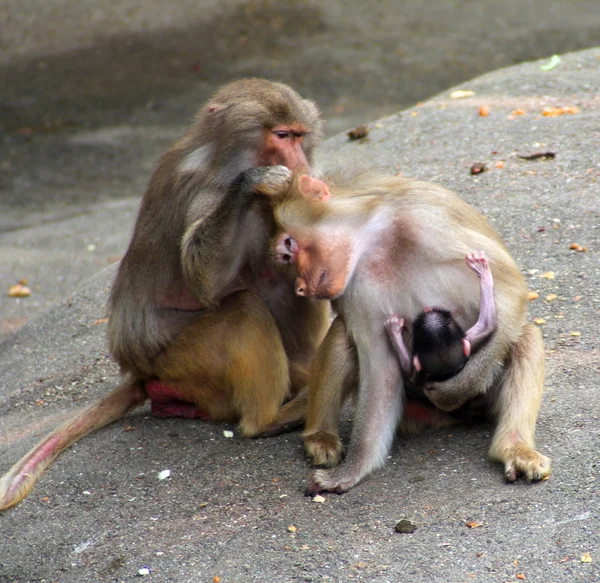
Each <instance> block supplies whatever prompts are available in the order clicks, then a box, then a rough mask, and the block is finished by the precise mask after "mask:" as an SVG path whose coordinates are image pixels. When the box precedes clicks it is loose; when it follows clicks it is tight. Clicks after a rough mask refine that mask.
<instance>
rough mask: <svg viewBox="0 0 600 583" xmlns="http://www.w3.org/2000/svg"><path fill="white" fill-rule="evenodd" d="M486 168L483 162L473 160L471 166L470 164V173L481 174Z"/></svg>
mask: <svg viewBox="0 0 600 583" xmlns="http://www.w3.org/2000/svg"><path fill="white" fill-rule="evenodd" d="M486 170H487V166H486V165H485V164H484V163H483V162H475V164H473V166H471V174H473V175H474V174H481V173H482V172H485V171H486Z"/></svg>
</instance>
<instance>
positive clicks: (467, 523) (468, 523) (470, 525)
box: [465, 520, 483, 528]
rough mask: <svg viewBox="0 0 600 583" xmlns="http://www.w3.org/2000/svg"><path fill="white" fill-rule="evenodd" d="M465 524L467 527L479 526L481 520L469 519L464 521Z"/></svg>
mask: <svg viewBox="0 0 600 583" xmlns="http://www.w3.org/2000/svg"><path fill="white" fill-rule="evenodd" d="M465 526H466V527H468V528H479V527H480V526H483V524H481V522H475V521H474V520H470V521H469V522H465Z"/></svg>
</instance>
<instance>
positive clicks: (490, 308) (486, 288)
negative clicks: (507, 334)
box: [385, 251, 497, 384]
mask: <svg viewBox="0 0 600 583" xmlns="http://www.w3.org/2000/svg"><path fill="white" fill-rule="evenodd" d="M465 261H466V263H467V266H468V267H469V268H470V269H471V270H472V271H474V272H475V273H476V274H477V276H478V277H479V298H480V299H479V302H480V306H479V317H478V319H477V322H476V323H475V325H474V326H472V327H471V328H469V329H468V330H467V332H466V333H465V332H463V329H462V328H461V327H460V326H459V324H458V323H457V322H456V321H455V320H454V317H453V316H452V312H450V311H449V310H445V309H443V308H438V307H433V308H430V307H428V308H424V309H423V311H422V312H421V313H420V314H419V315H418V316H417V317H416V318H415V321H414V322H413V324H412V349H413V357H412V358H411V356H410V353H409V351H408V348H407V347H406V344H405V343H404V340H403V338H402V332H403V330H405V329H406V325H405V322H404V318H402V317H401V316H400V315H399V314H394V315H393V316H391V317H390V318H388V319H387V320H386V322H385V327H386V330H387V331H388V334H389V336H390V340H391V341H392V345H393V346H394V349H395V350H396V354H397V356H398V362H399V363H400V370H401V371H402V374H403V376H404V378H405V380H410V382H412V383H417V384H424V383H431V382H443V381H446V380H448V379H450V378H452V377H453V376H456V375H457V374H458V373H459V372H460V371H461V370H462V369H463V367H464V366H465V365H466V364H467V361H468V360H469V358H470V357H471V355H472V354H474V353H475V352H477V351H478V350H479V348H480V347H481V346H482V345H483V344H484V343H485V342H487V340H488V339H489V337H490V336H491V335H492V334H493V333H494V332H495V330H496V326H497V321H496V304H495V303H494V279H493V277H492V271H491V269H490V266H489V263H488V261H487V259H486V257H485V253H483V251H482V252H481V253H477V252H476V251H473V252H471V253H469V254H468V255H467V256H466V258H465Z"/></svg>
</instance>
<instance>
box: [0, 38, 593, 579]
mask: <svg viewBox="0 0 600 583" xmlns="http://www.w3.org/2000/svg"><path fill="white" fill-rule="evenodd" d="M599 66H600V50H590V51H585V52H581V53H577V54H571V55H566V56H564V57H563V58H562V62H561V65H560V66H559V67H557V68H556V69H554V70H553V71H551V72H548V73H543V72H541V71H540V63H539V62H534V63H528V64H524V65H519V66H516V67H513V68H509V69H504V70H500V71H497V72H494V73H491V74H488V75H485V76H483V77H480V78H478V79H475V80H473V81H471V82H469V83H465V84H463V85H462V86H461V88H462V89H472V90H473V91H475V93H476V94H475V96H474V97H471V98H468V99H464V100H452V99H450V98H449V93H450V91H446V92H444V93H442V94H440V95H439V96H437V97H435V98H433V99H431V100H429V101H427V102H426V103H424V104H423V105H422V106H421V107H415V108H413V109H409V110H406V111H403V112H401V113H400V114H398V115H394V116H392V117H389V118H386V119H383V120H380V121H378V122H373V123H371V124H369V128H370V133H369V136H368V138H366V139H365V141H364V142H360V141H358V142H357V141H353V142H350V141H349V140H348V139H347V137H346V136H345V135H340V136H337V137H334V138H332V139H331V140H329V141H328V142H327V143H326V144H325V148H324V155H325V157H326V158H334V157H335V156H342V157H346V156H356V155H357V154H358V155H359V156H360V157H362V156H363V155H366V156H369V157H371V158H373V159H374V160H375V161H376V162H377V163H378V164H380V165H381V166H382V167H384V168H386V169H388V170H389V171H392V172H399V171H401V172H403V173H404V174H407V175H411V176H417V177H420V178H426V179H431V180H435V181H437V182H440V183H441V184H443V185H445V186H447V187H449V188H452V189H454V190H456V191H457V192H459V193H460V194H461V195H462V196H464V198H465V199H466V200H468V201H469V202H470V203H472V204H473V205H475V206H476V207H477V208H479V209H480V210H481V211H482V212H484V213H485V214H486V215H487V216H488V217H489V219H490V220H491V222H492V224H494V226H495V227H496V228H497V229H498V231H499V232H500V233H501V234H502V235H503V237H504V238H505V240H506V242H507V244H508V246H509V248H510V249H511V251H512V252H513V253H514V255H515V257H516V259H517V261H518V263H519V264H520V266H521V267H522V269H523V272H524V273H525V274H526V276H527V278H528V280H529V286H530V288H531V289H532V290H535V291H537V292H538V293H539V296H540V298H539V299H538V300H535V301H532V302H531V310H530V311H531V317H532V318H537V317H541V318H544V319H545V321H546V322H545V324H543V326H542V329H543V332H544V337H545V342H546V347H547V369H548V370H547V382H546V385H547V391H546V392H545V395H544V399H543V404H542V410H541V414H540V418H539V423H538V446H539V448H540V450H541V451H542V452H543V453H545V454H547V455H550V456H551V457H552V458H553V463H554V474H553V476H552V477H551V479H550V480H548V481H547V482H543V483H540V484H535V485H528V484H524V483H517V484H514V485H506V484H504V483H503V480H502V472H501V470H500V468H499V467H498V466H496V465H494V464H491V463H490V462H488V461H487V460H486V448H487V445H488V443H489V437H490V432H491V428H490V427H488V426H483V427H468V428H467V427H465V428H457V429H454V430H452V431H451V432H449V431H431V432H428V433H425V434H422V435H418V436H411V437H406V436H400V437H399V438H398V439H397V440H396V442H395V444H394V446H393V448H392V451H391V453H390V457H389V459H388V461H387V464H386V466H385V467H384V468H383V469H381V470H380V471H378V472H376V473H375V474H374V475H373V476H372V477H370V478H368V479H366V480H365V481H364V482H363V483H362V484H360V485H359V486H358V487H356V488H355V489H353V490H351V491H350V492H348V493H347V494H344V495H343V496H328V497H327V498H326V501H325V502H324V503H315V502H312V501H311V499H310V498H306V497H305V496H304V495H303V490H304V486H305V485H306V483H307V480H308V477H309V474H310V471H311V470H310V467H309V466H308V464H307V462H306V460H305V458H304V455H303V451H302V445H301V441H300V437H299V435H298V434H297V433H293V434H290V435H285V436H281V437H277V438H272V439H267V440H252V441H244V440H242V439H239V438H234V439H226V438H225V437H224V436H223V430H224V429H230V427H226V426H223V425H212V424H208V423H201V422H190V421H185V420H157V419H153V418H151V417H149V416H148V412H147V409H142V410H140V411H138V412H136V413H134V414H132V415H131V416H129V417H128V418H127V419H124V420H122V421H120V422H118V423H115V424H114V425H112V426H110V427H108V428H106V429H104V430H101V431H99V432H97V433H96V434H94V435H92V436H89V437H87V438H85V439H82V440H81V441H80V442H79V443H78V444H77V445H76V446H75V447H73V448H72V449H71V450H69V451H68V452H66V453H65V454H63V455H62V456H61V457H60V458H59V460H57V462H56V463H55V464H54V465H53V466H52V468H51V469H50V470H49V471H48V472H47V473H46V475H45V476H44V477H43V478H42V480H41V482H40V483H39V484H38V486H37V487H36V488H35V490H34V491H33V493H32V494H31V495H30V496H29V497H28V498H27V499H26V500H25V501H24V502H23V503H21V504H20V505H18V506H17V507H16V508H14V509H12V510H9V511H7V512H5V513H3V514H2V515H0V525H1V529H2V533H3V536H2V538H1V539H0V557H2V558H1V559H0V561H1V563H0V580H6V581H20V582H21V581H23V582H24V581H38V580H42V579H43V580H46V581H61V582H66V583H70V582H80V581H134V580H137V579H136V578H137V576H138V575H137V573H138V570H139V569H140V568H142V567H148V568H149V569H150V571H151V574H150V575H148V576H147V577H146V579H147V580H148V581H161V582H162V581H177V582H181V581H210V580H212V578H213V577H215V576H218V577H220V580H221V581H223V582H225V581H257V582H259V581H260V582H262V581H350V580H358V581H377V582H379V581H381V582H384V581H400V580H410V581H416V582H419V581H423V582H431V581H439V582H447V581H467V580H479V581H508V580H515V578H516V576H517V575H519V574H523V575H524V576H525V577H526V580H529V581H576V582H581V583H588V582H591V581H593V580H595V579H596V578H597V577H598V576H600V571H599V567H598V564H599V561H598V559H599V557H600V530H599V529H598V524H599V522H598V521H599V519H600V506H599V496H598V494H599V492H598V445H599V437H600V424H599V419H600V397H599V395H600V391H599V383H598V379H599V372H600V368H599V365H598V363H599V362H600V358H599V357H600V351H599V347H598V312H599V305H600V298H599V297H598V289H599V288H600V265H599V262H598V253H597V248H598V245H600V236H599V235H600V233H599V224H600V222H599V213H600V204H599V202H600V201H599V200H598V179H599V178H600V161H599V159H598V155H597V152H598V149H599V146H600V132H599V130H598V128H599V127H600V123H599V122H600V101H599V100H598V95H600V76H599V75H598V70H599ZM481 104H488V105H489V106H490V108H491V114H490V115H489V116H488V117H485V118H483V117H480V116H479V115H478V110H479V107H480V105H481ZM566 105H568V106H576V107H578V108H579V113H576V114H571V115H568V114H565V115H562V116H560V117H544V116H542V115H541V111H542V109H543V108H544V107H549V106H566ZM516 108H523V109H524V110H525V111H526V115H523V116H516V117H514V116H512V115H511V112H512V111H513V110H515V109H516ZM512 117H514V119H511V118H512ZM540 150H545V151H553V152H555V153H556V158H555V159H553V160H544V161H527V160H522V159H520V158H518V157H517V154H521V153H523V154H530V153H534V152H536V151H540ZM500 160H501V161H503V162H504V167H503V168H501V169H498V168H496V167H495V163H496V161H500ZM476 161H480V162H481V161H483V162H486V163H487V164H488V167H489V168H490V170H489V171H488V172H485V173H484V174H481V175H478V176H471V175H470V173H469V168H470V166H471V165H472V164H473V162H476ZM542 228H543V229H542ZM573 242H576V243H579V244H580V245H585V246H586V247H587V248H588V251H587V252H585V253H584V252H577V251H573V250H571V249H570V248H569V246H570V245H571V243H573ZM113 269H114V268H108V269H106V270H104V271H102V272H101V273H100V274H98V275H97V276H96V277H95V278H93V279H91V280H88V281H86V282H85V284H83V285H82V286H81V287H80V288H79V289H78V290H77V291H76V292H75V293H73V294H72V295H71V296H70V299H68V300H66V301H63V302H62V303H61V304H59V305H56V306H55V307H54V308H53V309H52V310H50V311H49V312H47V313H45V314H44V315H42V316H40V317H37V318H35V319H33V320H32V321H31V322H29V323H28V324H27V325H25V326H24V327H23V328H21V329H20V330H19V331H17V332H15V333H13V334H12V335H11V336H9V337H8V339H7V340H5V341H4V343H3V344H2V345H1V346H0V387H2V392H1V395H0V402H1V407H2V417H1V419H0V423H1V427H2V441H3V448H2V451H1V453H0V467H2V468H8V467H9V465H10V464H11V463H12V462H14V461H15V460H16V459H17V457H18V456H19V455H21V454H23V453H24V452H25V451H26V449H27V448H28V447H30V446H31V445H32V444H33V443H34V442H35V441H36V439H37V435H38V434H41V433H43V432H45V431H46V430H47V429H48V428H49V427H50V426H52V425H54V424H55V423H56V422H57V421H58V420H59V419H62V418H64V416H65V412H66V411H68V410H73V409H75V408H78V407H80V406H82V405H83V404H84V403H87V402H89V400H90V399H91V398H92V397H94V396H97V395H99V394H101V393H103V392H105V391H106V390H107V389H108V388H109V387H110V386H112V385H114V383H115V382H116V379H117V371H116V368H115V366H114V365H113V364H112V363H111V361H110V360H109V359H108V357H107V354H106V349H105V344H104V324H102V323H96V320H97V319H99V318H101V317H102V315H103V306H104V302H105V300H106V291H107V287H108V285H109V282H110V279H111V277H112V270H113ZM548 271H552V272H554V274H555V278H554V279H553V280H550V279H545V278H543V277H542V274H544V273H546V272H548ZM548 294H556V295H557V298H556V299H555V300H552V301H547V300H545V299H544V298H545V297H546V296H547V295H548ZM579 296H580V297H581V299H576V298H577V297H579ZM571 332H580V336H573V335H571ZM348 417H349V414H348ZM343 429H344V438H345V439H347V437H348V433H349V429H350V420H349V419H346V420H345V421H344V423H343ZM164 469H170V470H171V471H172V474H171V477H170V478H168V479H166V480H164V481H159V480H158V477H157V476H158V473H159V472H160V471H161V470H164ZM401 517H406V518H408V519H409V520H411V521H413V522H415V523H417V524H419V529H418V530H417V531H416V532H415V533H413V534H411V535H406V536H399V535H398V534H397V533H395V532H394V526H395V524H396V522H397V521H398V520H399V519H400V518H401ZM471 521H473V522H477V523H480V524H481V525H482V526H480V527H478V528H468V527H467V526H466V523H467V522H471ZM290 525H294V526H295V527H296V531H295V532H290V531H289V530H288V527H289V526H290ZM584 553H590V554H591V556H592V559H593V562H592V563H585V562H582V560H581V558H582V556H583V554H584Z"/></svg>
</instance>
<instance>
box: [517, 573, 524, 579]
mask: <svg viewBox="0 0 600 583" xmlns="http://www.w3.org/2000/svg"><path fill="white" fill-rule="evenodd" d="M517 579H521V580H523V579H525V575H523V573H518V574H517Z"/></svg>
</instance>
